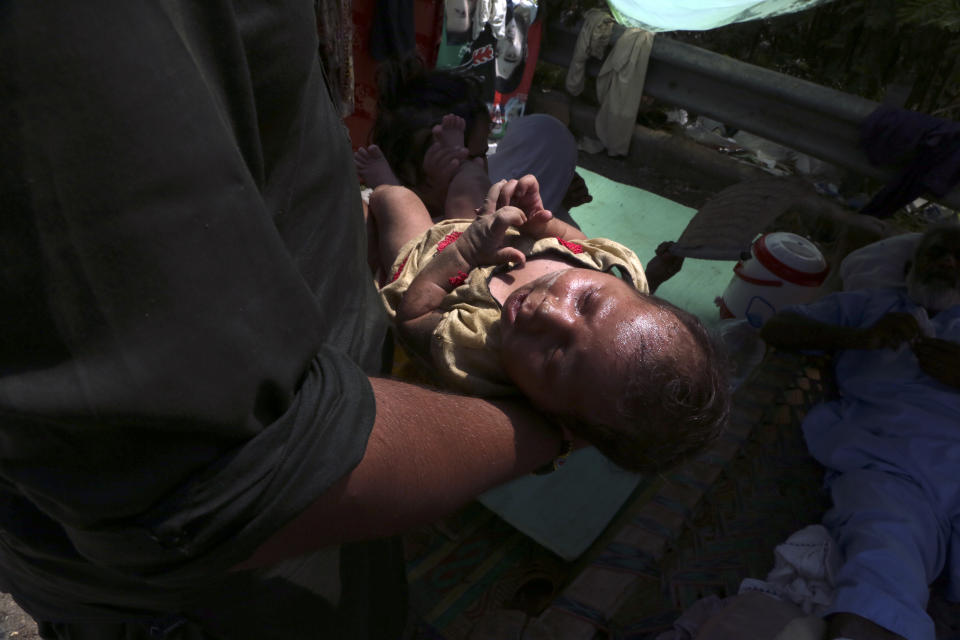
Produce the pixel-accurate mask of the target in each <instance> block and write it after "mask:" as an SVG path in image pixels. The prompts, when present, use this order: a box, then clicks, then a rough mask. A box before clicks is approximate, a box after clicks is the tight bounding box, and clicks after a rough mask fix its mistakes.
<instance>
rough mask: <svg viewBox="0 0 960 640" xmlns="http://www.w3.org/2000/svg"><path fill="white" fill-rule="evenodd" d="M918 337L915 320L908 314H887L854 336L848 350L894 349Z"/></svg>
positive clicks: (918, 332) (918, 329) (917, 326)
mask: <svg viewBox="0 0 960 640" xmlns="http://www.w3.org/2000/svg"><path fill="white" fill-rule="evenodd" d="M919 335H920V327H919V325H917V319H916V318H914V317H913V316H912V315H910V314H909V313H902V312H896V313H888V314H887V315H885V316H883V317H882V318H880V319H879V320H878V321H877V322H876V324H874V325H873V326H872V327H870V328H868V329H862V330H860V331H858V332H857V333H856V334H855V337H854V339H853V344H850V345H848V346H847V347H846V348H848V349H896V348H897V347H899V346H900V345H901V344H903V343H904V342H909V341H911V340H913V339H914V338H916V337H917V336H919Z"/></svg>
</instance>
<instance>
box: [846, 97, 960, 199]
mask: <svg viewBox="0 0 960 640" xmlns="http://www.w3.org/2000/svg"><path fill="white" fill-rule="evenodd" d="M860 144H861V146H862V147H863V150H864V151H865V152H866V154H867V157H868V158H869V159H870V162H871V163H873V164H875V165H889V164H897V163H901V162H903V161H904V160H905V159H908V158H909V160H908V162H907V164H906V166H905V167H904V169H903V170H901V172H900V173H899V174H897V176H895V177H894V178H893V179H892V180H891V181H890V183H889V184H888V185H886V186H885V187H884V188H883V189H881V190H880V191H879V192H878V193H877V194H876V195H875V196H874V197H873V199H872V200H870V202H868V203H867V204H866V205H865V206H864V207H863V209H861V210H860V213H864V214H867V215H871V216H876V217H878V218H886V217H888V216H891V215H893V213H894V212H895V211H896V210H897V209H899V208H900V207H902V206H904V205H906V204H909V203H910V202H913V201H914V200H915V199H917V198H918V197H920V196H922V195H924V194H925V193H927V192H929V193H931V194H933V195H934V196H943V195H946V193H947V192H949V191H950V189H952V188H953V186H954V185H955V184H957V183H958V182H960V123H957V122H952V121H950V120H944V119H942V118H934V117H933V116H928V115H927V114H925V113H917V112H916V111H908V110H907V109H895V108H893V107H887V106H880V107H878V108H877V109H876V111H874V112H873V113H871V114H870V115H869V116H867V117H866V118H865V119H864V121H863V122H862V123H861V125H860Z"/></svg>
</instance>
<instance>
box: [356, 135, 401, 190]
mask: <svg viewBox="0 0 960 640" xmlns="http://www.w3.org/2000/svg"><path fill="white" fill-rule="evenodd" d="M353 163H354V164H355V165H356V167H357V175H358V176H360V181H361V182H362V183H363V184H365V185H367V186H368V187H370V188H371V189H376V188H377V187H379V186H380V185H382V184H395V185H399V184H400V180H399V178H397V176H396V174H395V173H394V172H393V169H391V168H390V163H389V162H387V159H386V158H385V157H384V156H383V152H382V151H380V147H378V146H377V145H375V144H372V145H370V146H369V147H360V148H359V149H357V150H356V151H355V152H354V154H353Z"/></svg>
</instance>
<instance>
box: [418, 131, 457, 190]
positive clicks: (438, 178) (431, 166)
mask: <svg viewBox="0 0 960 640" xmlns="http://www.w3.org/2000/svg"><path fill="white" fill-rule="evenodd" d="M466 157H467V150H466V148H464V147H460V148H458V149H457V148H452V147H447V146H445V145H444V144H443V143H440V142H434V143H433V144H431V145H430V147H429V148H428V149H427V153H426V154H424V156H423V173H424V175H425V176H426V180H427V184H429V185H430V186H431V187H433V188H435V189H438V190H441V191H446V189H447V187H449V186H450V181H451V180H453V176H455V175H457V171H459V170H460V166H461V165H462V164H463V162H464V160H466Z"/></svg>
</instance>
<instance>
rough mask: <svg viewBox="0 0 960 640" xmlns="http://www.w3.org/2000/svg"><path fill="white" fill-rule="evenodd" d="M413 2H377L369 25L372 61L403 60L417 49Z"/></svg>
mask: <svg viewBox="0 0 960 640" xmlns="http://www.w3.org/2000/svg"><path fill="white" fill-rule="evenodd" d="M415 33H416V29H415V28H414V20H413V0H377V8H376V11H374V14H373V23H372V24H371V25H370V55H372V56H373V59H374V60H378V61H379V60H386V59H388V58H404V57H406V56H407V55H408V54H411V53H413V52H414V51H415V50H416V48H417V41H416V37H415V35H414V34H415Z"/></svg>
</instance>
